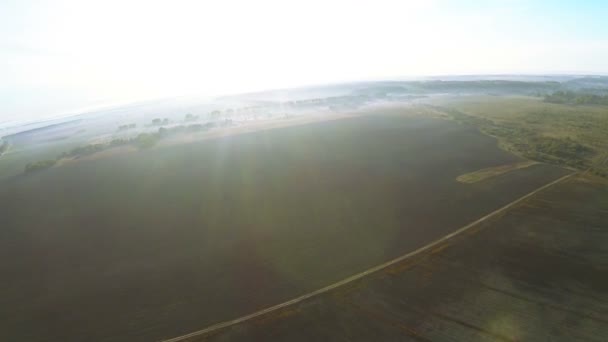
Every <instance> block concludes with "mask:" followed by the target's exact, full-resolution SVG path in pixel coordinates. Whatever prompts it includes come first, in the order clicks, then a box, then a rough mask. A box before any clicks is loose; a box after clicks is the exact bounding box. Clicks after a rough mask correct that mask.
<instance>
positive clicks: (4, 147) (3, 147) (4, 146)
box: [0, 140, 9, 156]
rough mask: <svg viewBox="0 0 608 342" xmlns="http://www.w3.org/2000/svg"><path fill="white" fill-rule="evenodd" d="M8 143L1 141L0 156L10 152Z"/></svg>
mask: <svg viewBox="0 0 608 342" xmlns="http://www.w3.org/2000/svg"><path fill="white" fill-rule="evenodd" d="M8 145H9V144H8V141H6V140H0V156H1V155H3V154H4V152H6V151H8Z"/></svg>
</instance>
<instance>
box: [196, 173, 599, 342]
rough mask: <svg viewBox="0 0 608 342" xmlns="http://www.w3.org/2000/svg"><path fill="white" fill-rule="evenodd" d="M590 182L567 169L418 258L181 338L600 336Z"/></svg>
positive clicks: (595, 216) (594, 186)
mask: <svg viewBox="0 0 608 342" xmlns="http://www.w3.org/2000/svg"><path fill="white" fill-rule="evenodd" d="M596 182H597V179H589V178H584V177H581V178H571V179H570V180H568V181H566V182H564V183H560V184H558V185H555V186H554V187H552V188H550V189H548V190H546V191H543V192H541V193H539V194H537V195H535V196H534V197H532V198H531V199H529V200H527V201H526V202H524V203H522V204H521V205H518V206H517V207H515V208H514V209H512V210H510V211H509V212H507V213H506V214H504V216H502V217H496V218H494V219H492V220H490V221H486V222H484V223H483V224H480V225H479V226H476V227H475V228H474V229H473V230H472V231H470V233H467V234H463V235H462V236H459V237H457V238H456V239H454V240H452V241H449V242H447V243H445V244H443V245H440V246H438V247H437V248H436V249H434V250H432V251H430V252H428V253H424V254H423V255H419V256H418V257H416V258H414V259H411V260H408V261H405V262H402V263H400V264H397V265H395V266H394V267H391V268H389V269H386V270H384V271H381V272H379V273H376V274H374V275H372V276H370V277H367V278H364V279H362V280H359V281H356V282H354V283H350V284H348V285H347V286H345V287H342V288H339V289H337V290H334V291H332V292H329V293H327V294H324V295H322V296H320V297H316V298H314V299H312V300H308V301H306V302H302V303H300V304H298V305H294V306H291V307H288V308H285V309H282V310H279V311H276V312H273V313H272V314H268V315H266V316H261V317H260V318H258V319H255V320H252V321H248V322H247V323H243V324H240V325H235V326H232V327H230V328H227V329H223V330H219V331H216V332H215V333H213V334H209V335H206V336H203V337H199V338H193V339H191V340H189V341H203V340H204V341H598V342H599V341H606V336H608V212H607V208H608V183H605V182H604V183H603V184H602V183H596Z"/></svg>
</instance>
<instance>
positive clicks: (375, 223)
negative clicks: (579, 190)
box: [0, 109, 570, 342]
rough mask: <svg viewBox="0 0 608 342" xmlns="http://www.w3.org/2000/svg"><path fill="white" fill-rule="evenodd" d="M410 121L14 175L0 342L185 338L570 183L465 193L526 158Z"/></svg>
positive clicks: (554, 170) (5, 190) (436, 124)
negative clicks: (474, 178)
mask: <svg viewBox="0 0 608 342" xmlns="http://www.w3.org/2000/svg"><path fill="white" fill-rule="evenodd" d="M411 111H413V110H410V109H387V110H386V111H384V112H382V113H376V114H374V115H363V116H360V117H354V118H347V119H341V120H334V121H327V122H317V123H311V124H307V125H302V126H294V127H286V128H280V129H273V130H265V131H259V132H249V133H246V134H240V135H234V136H227V137H218V138H217V139H210V140H205V141H198V142H192V143H189V144H180V145H171V146H157V147H154V148H151V149H145V150H141V151H138V152H135V153H122V154H109V155H107V156H105V157H102V158H83V159H82V160H78V161H76V162H72V163H65V164H63V165H61V166H59V167H53V168H50V169H46V170H42V171H40V172H36V173H32V174H26V175H22V176H19V177H15V178H11V179H10V181H2V182H1V183H0V203H2V207H0V217H2V230H0V272H2V274H3V275H4V279H3V281H2V283H1V284H0V303H2V305H0V317H1V320H2V322H3V323H2V329H0V340H6V341H32V342H35V341H83V340H104V341H149V340H158V339H162V338H169V337H173V336H177V335H180V334H183V333H188V332H190V331H193V330H197V329H200V328H202V327H205V326H207V325H211V324H213V323H216V322H219V321H224V320H227V319H232V318H235V317H239V316H241V315H244V314H248V313H250V312H253V311H256V310H259V309H262V308H265V307H268V306H271V305H275V304H277V303H280V302H283V301H285V300H288V299H290V298H293V297H295V296H298V295H301V294H303V293H306V292H309V291H312V290H315V289H318V288H320V287H323V286H326V285H328V284H331V283H333V282H336V281H339V280H341V279H344V278H346V277H348V276H350V275H352V274H355V273H358V272H361V271H363V270H365V269H367V268H370V267H373V266H375V265H378V264H380V263H382V262H385V261H387V260H390V259H392V258H395V257H397V256H399V255H402V254H404V253H407V252H409V251H413V250H415V249H417V248H419V247H420V246H423V245H426V244H428V243H430V242H432V241H434V240H436V239H438V238H440V237H442V236H445V235H446V234H449V233H451V232H453V231H455V230H456V229H458V228H460V227H462V226H463V225H466V224H468V223H470V222H472V221H474V220H476V219H478V218H479V217H481V216H484V215H486V214H488V213H490V212H492V211H494V210H496V209H497V208H500V207H502V206H504V205H506V204H508V203H510V202H512V201H513V200H515V199H517V198H519V197H521V196H523V195H525V194H527V193H529V192H531V191H533V190H535V189H537V188H539V187H541V186H542V185H544V184H547V183H549V182H551V181H553V180H555V179H557V178H559V177H561V176H563V175H565V174H568V173H569V172H570V171H568V170H565V169H562V168H559V167H555V166H550V165H546V164H538V165H533V166H530V167H527V168H522V169H517V170H512V171H511V172H508V173H504V174H501V175H498V176H495V177H492V178H488V179H485V180H483V181H479V182H475V183H472V184H464V183H460V182H458V181H456V178H457V177H458V176H459V175H462V174H466V173H470V172H473V171H475V170H480V169H486V168H490V167H496V166H500V165H506V164H512V163H517V162H522V161H523V160H522V159H521V158H519V157H516V156H514V155H512V154H510V153H508V152H505V151H502V150H500V149H499V148H498V147H497V143H496V140H495V139H493V138H491V137H488V136H486V135H484V134H482V133H480V132H479V131H478V130H477V129H475V128H474V127H471V126H468V125H461V124H458V123H455V122H451V121H447V120H440V119H435V118H431V117H428V116H424V115H413V114H412V112H411ZM421 279H422V280H421V281H423V280H424V279H423V278H421ZM446 279H447V278H446ZM446 281H448V280H446ZM442 283H445V281H441V282H438V283H437V286H439V285H440V284H442Z"/></svg>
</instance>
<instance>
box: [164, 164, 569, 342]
mask: <svg viewBox="0 0 608 342" xmlns="http://www.w3.org/2000/svg"><path fill="white" fill-rule="evenodd" d="M577 174H578V172H573V173H570V174H568V175H565V176H563V177H560V178H558V179H556V180H554V181H552V182H550V183H547V184H545V185H543V186H541V187H540V188H538V189H536V190H533V191H532V192H530V193H528V194H526V195H524V196H522V197H520V198H518V199H516V200H514V201H513V202H511V203H508V204H507V205H505V206H503V207H501V208H498V209H496V210H494V211H493V212H491V213H489V214H487V215H485V216H483V217H481V218H479V219H477V220H475V221H473V222H471V223H469V224H467V225H466V226H464V227H462V228H460V229H457V230H456V231H454V232H452V233H450V234H448V235H446V236H444V237H441V238H439V239H438V240H435V241H433V242H431V243H429V244H427V245H425V246H422V247H420V248H418V249H416V250H414V251H412V252H409V253H406V254H404V255H402V256H399V257H397V258H395V259H392V260H389V261H387V262H385V263H383V264H380V265H378V266H374V267H372V268H370V269H367V270H366V271H363V272H360V273H357V274H355V275H352V276H350V277H348V278H345V279H342V280H340V281H338V282H336V283H333V284H331V285H328V286H325V287H322V288H320V289H318V290H315V291H313V292H309V293H307V294H304V295H301V296H299V297H296V298H294V299H291V300H288V301H286V302H283V303H280V304H277V305H274V306H271V307H268V308H266V309H262V310H259V311H256V312H254V313H251V314H249V315H246V316H242V317H239V318H236V319H233V320H229V321H224V322H219V323H216V324H213V325H210V326H208V327H207V328H205V329H202V330H198V331H195V332H192V333H189V334H186V335H181V336H178V337H174V338H170V339H166V340H162V342H182V341H186V340H187V339H190V338H193V337H199V336H203V335H206V334H208V333H211V332H214V331H216V330H220V329H223V328H227V327H229V326H232V325H236V324H239V323H242V322H245V321H248V320H251V319H253V318H256V317H259V316H263V315H265V314H267V313H270V312H273V311H276V310H279V309H282V308H284V307H287V306H290V305H293V304H297V303H300V302H302V301H305V300H307V299H310V298H312V297H316V296H318V295H321V294H323V293H326V292H329V291H331V290H334V289H336V288H338V287H340V286H343V285H346V284H348V283H350V282H353V281H355V280H359V279H361V278H363V277H365V276H368V275H370V274H372V273H376V272H378V271H380V270H383V269H385V268H387V267H390V266H392V265H395V264H397V263H399V262H402V261H404V260H406V259H409V258H412V257H414V256H416V255H418V254H420V253H422V252H425V251H427V250H429V249H432V248H434V247H436V246H437V245H439V244H441V243H443V242H445V241H447V240H449V239H451V238H453V237H455V236H457V235H460V234H462V233H463V232H465V231H467V230H469V229H471V228H473V227H474V226H476V225H478V224H480V223H482V222H484V221H486V220H488V219H490V218H492V217H494V216H496V215H498V214H501V213H503V212H505V211H507V210H509V209H511V208H512V207H514V206H516V205H518V204H520V203H521V202H523V201H525V200H527V199H528V198H530V197H532V196H534V195H536V194H537V193H539V192H541V191H543V190H546V189H548V188H550V187H552V186H553V185H555V184H558V183H561V182H563V181H565V180H566V179H569V178H571V177H573V176H575V175H577Z"/></svg>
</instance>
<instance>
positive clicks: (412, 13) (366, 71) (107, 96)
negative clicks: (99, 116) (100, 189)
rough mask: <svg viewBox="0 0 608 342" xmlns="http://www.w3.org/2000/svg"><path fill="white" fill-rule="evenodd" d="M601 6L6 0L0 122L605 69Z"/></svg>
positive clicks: (607, 55) (605, 5) (605, 7)
mask: <svg viewBox="0 0 608 342" xmlns="http://www.w3.org/2000/svg"><path fill="white" fill-rule="evenodd" d="M606 18H608V1H564V0H562V1H546V0H542V1H533V0H530V1H523V0H502V1H500V0H495V1H448V0H430V1H416V0H414V1H403V0H395V1H392V0H375V1H355V0H349V1H347V0H333V1H332V0H308V1H287V0H282V1H279V0H257V1H248V0H226V1H209V2H207V1H193V0H192V1H190V0H174V1H154V0H147V1H144V0H120V1H119V0H105V1H87V0H36V1H32V0H18V1H17V0H2V1H1V2H0V80H2V81H1V83H0V122H3V121H7V120H8V121H13V120H23V119H30V118H37V117H49V116H54V115H59V114H62V113H68V112H73V111H78V110H80V109H82V108H87V107H91V106H97V105H103V104H111V103H117V102H125V101H132V100H140V99H147V98H156V97H164V96H175V95H182V94H201V95H216V94H223V93H232V92H241V91H250V90H258V89H266V88H276V87H288V86H296V85H305V84H315V83H323V82H336V81H348V80H361V79H378V78H395V77H402V76H416V75H440V74H481V73H483V74H493V73H603V74H606V73H608V24H607V23H606V21H607V20H606Z"/></svg>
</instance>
